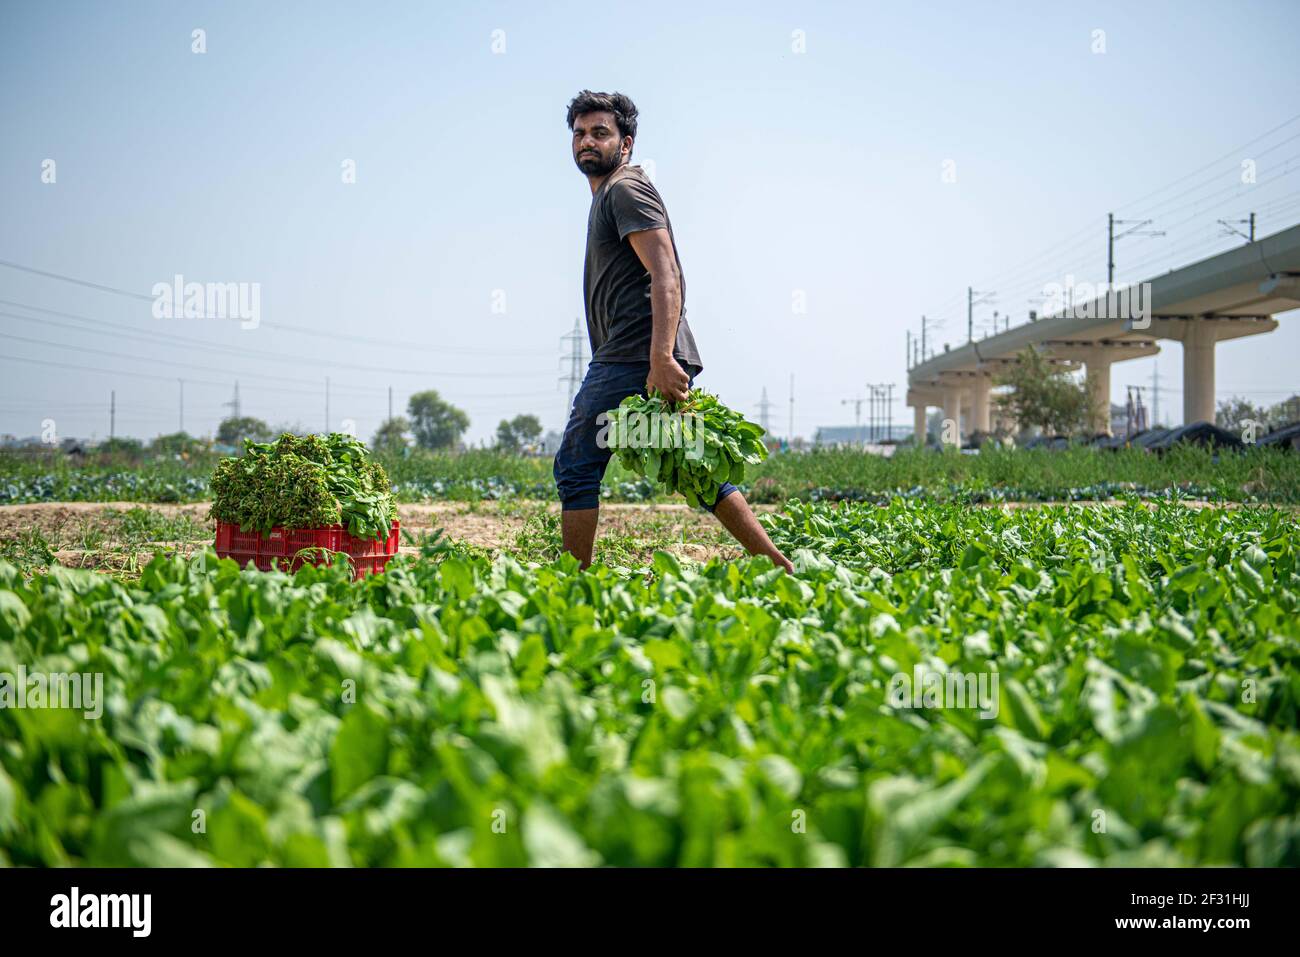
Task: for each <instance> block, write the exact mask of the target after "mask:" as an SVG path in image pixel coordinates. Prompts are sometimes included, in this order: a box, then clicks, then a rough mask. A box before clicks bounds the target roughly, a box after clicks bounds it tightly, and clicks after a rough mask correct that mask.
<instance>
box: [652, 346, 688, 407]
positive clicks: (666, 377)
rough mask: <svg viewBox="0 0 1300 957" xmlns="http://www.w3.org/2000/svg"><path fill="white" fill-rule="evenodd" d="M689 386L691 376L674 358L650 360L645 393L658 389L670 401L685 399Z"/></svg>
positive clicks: (682, 400)
mask: <svg viewBox="0 0 1300 957" xmlns="http://www.w3.org/2000/svg"><path fill="white" fill-rule="evenodd" d="M690 387H691V377H690V376H688V375H687V374H686V370H685V369H683V368H682V367H681V366H680V365H679V364H678V363H677V360H676V359H674V358H671V357H670V358H668V359H662V360H659V361H655V360H651V362H650V375H649V376H648V377H647V378H646V380H645V389H646V395H649V394H650V390H651V389H658V390H659V391H660V392H661V393H662V394H663V396H664V398H666V399H668V400H670V401H672V402H684V401H686V395H687V392H688V390H689V389H690Z"/></svg>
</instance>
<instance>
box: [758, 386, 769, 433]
mask: <svg viewBox="0 0 1300 957" xmlns="http://www.w3.org/2000/svg"><path fill="white" fill-rule="evenodd" d="M771 409H772V403H771V402H769V401H767V386H763V400H762V401H761V402H759V403H758V424H759V425H761V426H762V427H763V431H764V432H769V433H770V432H771V431H772V421H771V415H770V414H769V413H770V412H771Z"/></svg>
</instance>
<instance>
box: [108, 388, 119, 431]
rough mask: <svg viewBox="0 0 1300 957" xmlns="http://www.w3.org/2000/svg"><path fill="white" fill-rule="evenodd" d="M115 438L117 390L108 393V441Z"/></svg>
mask: <svg viewBox="0 0 1300 957" xmlns="http://www.w3.org/2000/svg"><path fill="white" fill-rule="evenodd" d="M115 438H117V390H116V389H114V390H112V391H111V392H109V393H108V440H109V441H110V442H111V441H113V439H115Z"/></svg>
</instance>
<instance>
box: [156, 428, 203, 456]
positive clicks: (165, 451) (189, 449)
mask: <svg viewBox="0 0 1300 957" xmlns="http://www.w3.org/2000/svg"><path fill="white" fill-rule="evenodd" d="M204 448H205V444H204V441H203V440H202V439H196V438H194V436H192V435H190V434H189V433H188V432H172V433H171V434H170V435H160V436H158V437H157V438H156V439H154V440H153V441H152V442H150V443H149V454H151V455H197V454H198V453H200V452H202V451H203V450H204Z"/></svg>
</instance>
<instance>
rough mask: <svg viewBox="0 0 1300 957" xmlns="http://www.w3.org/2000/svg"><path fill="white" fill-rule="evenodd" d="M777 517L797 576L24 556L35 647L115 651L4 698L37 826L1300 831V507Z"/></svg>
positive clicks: (1080, 855)
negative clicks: (43, 560) (95, 687)
mask: <svg viewBox="0 0 1300 957" xmlns="http://www.w3.org/2000/svg"><path fill="white" fill-rule="evenodd" d="M765 521H767V522H768V523H769V525H770V526H771V528H772V530H773V534H774V537H775V538H776V539H777V540H778V543H779V544H781V545H782V546H783V547H785V548H789V549H794V550H795V552H794V554H795V556H796V564H797V567H798V569H799V571H798V575H797V576H795V577H790V576H787V575H785V574H784V573H781V572H779V571H778V570H776V569H774V568H773V567H772V566H771V565H770V563H768V562H767V561H766V560H765V559H760V560H752V561H746V562H741V563H732V564H726V563H721V562H718V561H713V562H710V563H709V564H706V565H704V566H693V567H682V566H681V565H679V563H678V562H677V561H676V560H675V559H673V558H672V557H671V556H669V555H667V554H660V555H657V556H656V557H655V560H654V564H653V567H651V568H647V569H642V570H639V571H636V572H632V573H629V574H619V573H617V572H615V571H613V570H611V569H609V568H606V567H602V566H596V567H595V568H593V569H592V570H591V571H590V572H586V573H583V572H579V571H578V570H577V569H576V568H575V566H574V563H573V562H572V561H571V560H570V559H568V558H567V557H566V558H564V559H561V560H560V561H557V562H553V563H550V564H545V565H537V564H532V565H525V564H522V563H520V562H519V561H517V560H514V559H512V558H511V557H509V556H502V557H499V558H497V559H496V560H495V561H488V560H486V559H482V558H474V557H467V556H466V555H464V554H461V553H457V551H456V550H455V549H450V550H449V549H447V548H446V547H436V546H432V545H431V546H430V547H429V548H427V549H426V554H424V555H423V556H420V557H403V558H400V559H398V560H396V561H395V562H394V563H393V564H392V565H391V566H390V570H389V572H388V573H387V574H385V575H381V576H377V577H374V578H371V579H367V580H365V581H363V582H361V583H358V584H353V583H351V582H349V581H348V578H347V575H346V573H345V571H344V570H343V569H341V568H329V569H320V570H318V569H314V568H305V569H303V570H302V571H300V572H299V573H298V574H297V575H296V576H295V577H290V576H287V575H283V574H280V573H258V572H254V571H241V570H240V569H238V568H237V567H236V566H235V565H234V563H232V562H217V561H215V559H214V558H213V557H212V556H211V554H208V555H207V556H206V557H204V558H203V559H202V560H200V561H186V560H184V559H181V558H178V557H167V556H164V555H160V556H158V557H156V558H155V559H154V560H153V561H152V563H151V564H149V565H148V566H147V567H146V568H145V569H144V571H143V573H142V574H141V576H140V578H139V580H138V581H137V582H130V583H124V582H121V581H117V580H114V579H111V578H108V577H105V576H102V575H97V574H95V573H91V572H79V571H74V570H69V569H63V568H57V567H56V568H52V569H51V570H50V572H49V574H37V575H34V576H31V577H30V578H24V577H23V576H22V575H21V574H19V572H18V571H17V570H16V569H15V568H14V567H13V566H11V565H6V564H3V563H0V673H3V672H10V673H14V672H16V671H17V669H18V668H19V667H25V668H26V669H27V670H28V671H29V672H41V673H46V674H54V673H73V672H76V673H87V674H91V673H99V674H102V675H103V676H104V678H103V686H104V696H103V700H102V702H101V704H102V714H101V715H100V716H99V717H97V718H86V717H84V716H83V714H82V713H81V712H79V711H73V710H70V709H54V708H33V707H29V708H17V707H12V706H11V707H6V708H2V709H0V859H2V860H3V862H4V863H10V864H19V865H26V864H35V865H41V864H44V865H64V864H73V865H159V864H181V865H183V864H197V863H217V864H232V865H256V864H264V863H270V864H280V865H345V864H353V865H404V864H447V865H523V864H548V865H552V864H553V865H559V864H607V865H822V864H824V865H903V864H908V865H920V864H930V865H938V864H950V865H1041V866H1049V865H1073V864H1088V863H1097V864H1106V865H1157V866H1158V865H1176V864H1245V865H1255V866H1259V865H1291V866H1294V865H1297V864H1300V813H1298V812H1297V808H1298V807H1300V735H1298V733H1297V703H1298V702H1300V672H1298V671H1297V659H1298V657H1300V564H1298V559H1297V555H1298V550H1297V546H1298V545H1300V536H1298V534H1297V531H1296V523H1295V520H1294V515H1293V514H1292V513H1290V512H1286V511H1281V510H1272V509H1236V510H1223V509H1203V510H1197V509H1193V508H1189V507H1185V506H1180V505H1171V504H1161V505H1159V506H1155V507H1147V506H1143V505H1141V504H1136V503H1134V504H1127V505H1122V506H1117V507H1111V508H1084V507H1068V506H1064V507H1034V508H1025V509H1015V510H1011V509H1008V510H1003V509H998V508H974V507H970V506H967V505H962V504H939V503H924V504H923V503H916V502H905V501H900V502H896V503H893V504H891V505H890V506H889V507H888V508H883V509H881V508H874V507H870V506H866V505H848V504H844V505H841V506H839V507H833V506H831V505H829V504H827V503H817V504H807V505H797V506H793V507H791V509H790V510H789V512H788V513H787V514H786V515H784V516H779V515H778V516H773V517H769V518H766V519H765ZM995 676H996V682H994V680H993V679H994V677H995ZM968 679H969V685H967V686H965V687H969V688H970V689H971V696H970V697H967V698H965V699H962V697H961V696H960V694H957V695H954V693H953V692H954V690H956V691H960V689H961V688H962V687H963V685H962V682H963V681H965V680H968ZM900 688H901V691H900ZM932 691H933V692H935V693H934V694H933V695H932V694H931V692H932ZM986 691H987V692H988V693H987V694H986V693H985V692H986Z"/></svg>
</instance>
